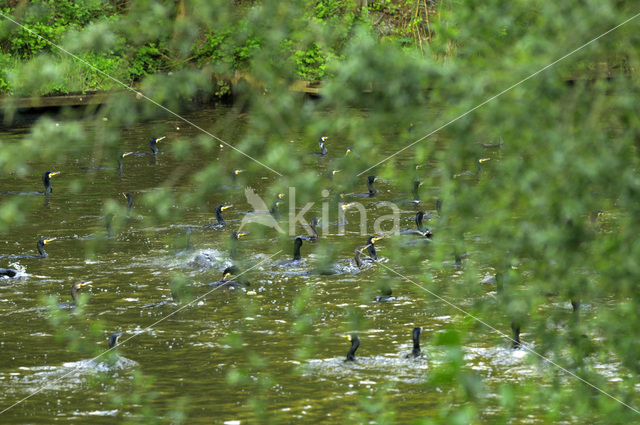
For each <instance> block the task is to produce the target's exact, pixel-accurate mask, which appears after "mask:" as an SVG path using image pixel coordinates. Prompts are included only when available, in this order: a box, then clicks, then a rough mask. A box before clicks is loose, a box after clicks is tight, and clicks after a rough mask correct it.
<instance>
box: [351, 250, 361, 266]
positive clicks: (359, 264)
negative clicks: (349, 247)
mask: <svg viewBox="0 0 640 425" xmlns="http://www.w3.org/2000/svg"><path fill="white" fill-rule="evenodd" d="M353 259H354V260H355V261H356V266H358V268H361V267H362V260H360V249H359V248H356V252H355V254H354V256H353Z"/></svg>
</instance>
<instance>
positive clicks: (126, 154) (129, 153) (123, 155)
mask: <svg viewBox="0 0 640 425" xmlns="http://www.w3.org/2000/svg"><path fill="white" fill-rule="evenodd" d="M132 153H133V152H125V153H123V154H122V157H123V158H124V157H125V156H129V155H131V154H132Z"/></svg>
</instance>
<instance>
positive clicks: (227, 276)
mask: <svg viewBox="0 0 640 425" xmlns="http://www.w3.org/2000/svg"><path fill="white" fill-rule="evenodd" d="M238 272H239V270H238V268H237V267H236V266H229V267H227V268H226V269H224V271H223V272H222V279H220V280H219V281H217V282H211V283H209V286H216V287H218V286H224V287H226V288H228V289H237V288H246V287H248V286H251V285H250V284H249V282H246V281H244V282H243V281H239V280H236V279H235V278H234V277H233V276H234V275H237V274H238Z"/></svg>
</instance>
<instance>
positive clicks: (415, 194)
mask: <svg viewBox="0 0 640 425" xmlns="http://www.w3.org/2000/svg"><path fill="white" fill-rule="evenodd" d="M419 188H420V182H419V181H417V180H416V181H415V182H414V183H413V191H412V193H413V199H414V200H415V201H419V200H420V193H419V192H418V189H419Z"/></svg>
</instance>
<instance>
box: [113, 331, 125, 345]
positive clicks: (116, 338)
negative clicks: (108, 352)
mask: <svg viewBox="0 0 640 425" xmlns="http://www.w3.org/2000/svg"><path fill="white" fill-rule="evenodd" d="M122 335H124V332H118V333H117V334H111V335H109V348H110V349H111V348H113V347H115V346H116V345H118V339H119V338H120V337H121V336H122Z"/></svg>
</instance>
